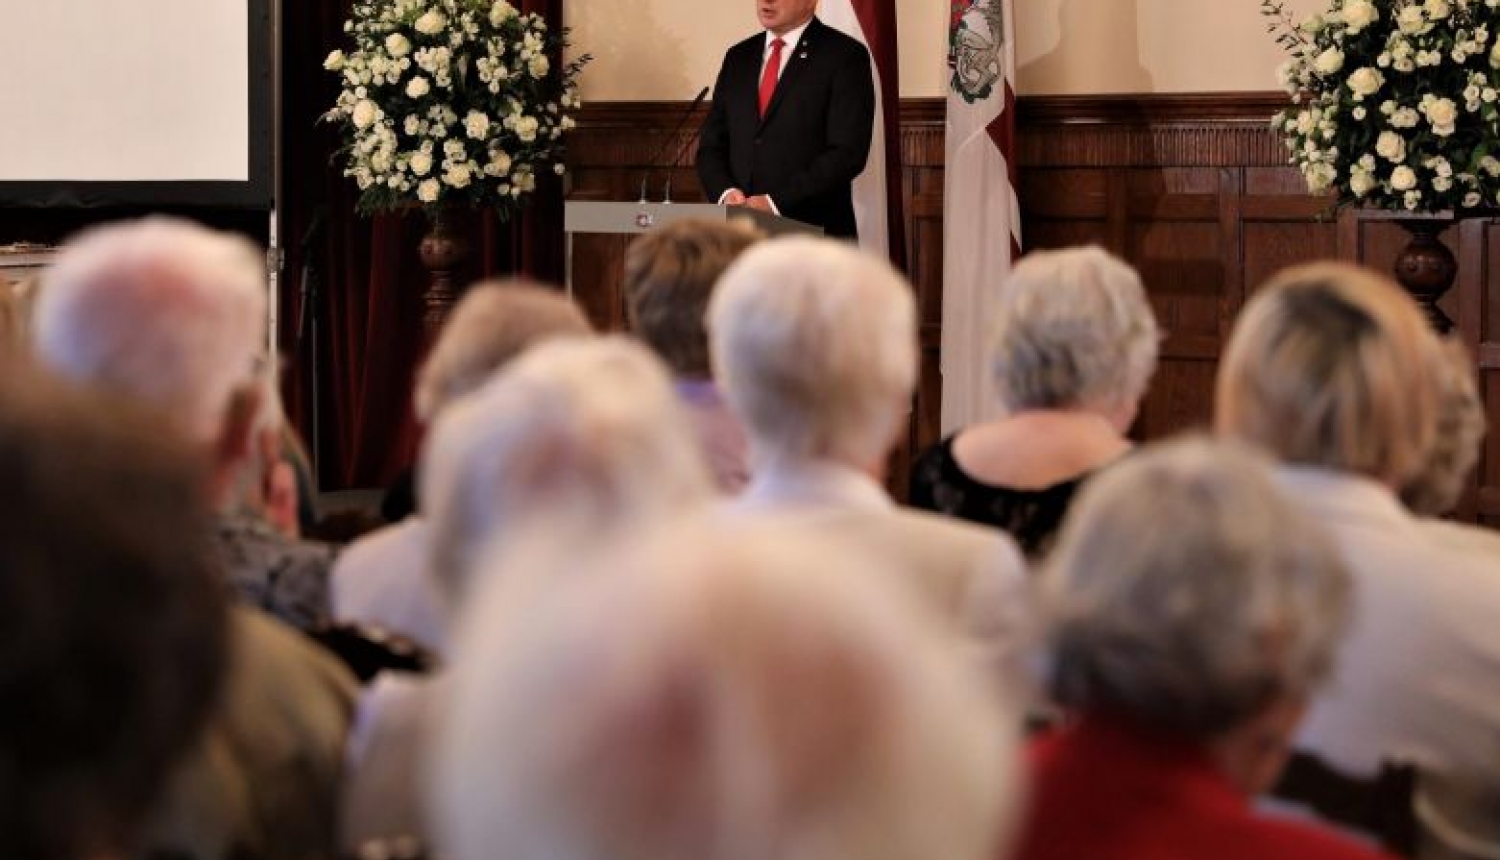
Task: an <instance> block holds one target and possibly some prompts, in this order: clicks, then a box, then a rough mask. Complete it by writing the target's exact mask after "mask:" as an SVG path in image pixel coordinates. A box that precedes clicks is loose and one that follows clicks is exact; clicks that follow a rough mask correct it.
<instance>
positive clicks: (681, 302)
mask: <svg viewBox="0 0 1500 860" xmlns="http://www.w3.org/2000/svg"><path fill="white" fill-rule="evenodd" d="M760 238H761V234H760V233H759V232H758V231H756V230H755V229H754V228H752V227H749V226H746V225H744V224H742V223H734V222H723V221H708V220H688V221H678V222H675V223H672V224H668V225H666V226H665V227H662V228H661V229H659V230H653V231H651V232H650V233H645V234H643V235H642V236H641V237H640V238H638V239H636V240H635V241H634V242H631V243H630V247H629V248H628V249H626V251H625V301H626V303H627V305H628V308H629V311H630V327H631V328H632V329H633V330H634V331H635V333H636V334H637V335H639V336H640V337H641V339H642V340H644V341H645V342H646V343H647V344H648V345H649V346H650V347H651V349H652V350H654V351H655V352H656V354H657V355H658V356H660V357H661V359H662V360H663V361H665V362H666V363H667V366H668V367H670V368H671V369H672V372H673V373H674V374H676V375H677V376H680V377H688V378H698V379H704V378H707V377H708V376H710V375H711V374H710V371H709V362H708V332H707V331H706V330H705V329H704V321H703V317H704V315H705V314H706V313H707V312H708V297H709V296H710V295H712V294H713V289H714V284H715V282H717V281H718V280H719V276H720V275H722V274H723V273H724V270H725V269H726V268H728V266H729V264H730V263H733V262H734V259H735V258H736V257H738V256H739V255H740V254H741V253H742V252H743V251H744V250H745V249H746V248H749V247H750V246H751V245H752V244H754V243H755V242H756V240H757V239H760Z"/></svg>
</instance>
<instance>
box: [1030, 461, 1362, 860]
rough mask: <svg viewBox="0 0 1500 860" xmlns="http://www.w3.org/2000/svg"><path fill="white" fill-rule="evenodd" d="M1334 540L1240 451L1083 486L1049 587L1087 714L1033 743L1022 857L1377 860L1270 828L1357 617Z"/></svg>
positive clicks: (1325, 839) (1059, 641)
mask: <svg viewBox="0 0 1500 860" xmlns="http://www.w3.org/2000/svg"><path fill="white" fill-rule="evenodd" d="M1349 592H1350V584H1349V575H1348V572H1347V571H1346V570H1345V569H1344V568H1343V566H1342V564H1341V563H1340V561H1339V556H1338V551H1337V550H1336V549H1335V548H1334V546H1333V545H1332V543H1331V541H1330V540H1329V539H1328V537H1327V535H1326V534H1324V533H1323V531H1322V530H1321V529H1320V528H1318V527H1317V526H1316V525H1315V524H1313V523H1311V522H1309V521H1308V520H1306V519H1305V518H1303V517H1302V516H1301V515H1300V513H1299V512H1298V511H1297V510H1296V509H1295V508H1293V507H1292V506H1291V505H1289V504H1288V503H1287V501H1286V500H1285V499H1283V498H1282V496H1281V495H1280V493H1279V491H1278V489H1277V487H1276V485H1275V483H1274V481H1273V480H1272V476H1271V470H1270V468H1269V464H1268V463H1266V462H1263V461H1262V460H1261V459H1260V458H1258V457H1256V456H1254V455H1252V454H1250V453H1248V452H1247V451H1245V450H1242V449H1240V448H1238V447H1232V446H1227V445H1224V444H1214V443H1210V442H1207V441H1203V440H1189V441H1182V442H1173V443H1169V444H1166V445H1164V446H1162V447H1159V448H1156V449H1148V450H1146V451H1144V452H1142V453H1140V454H1137V455H1135V456H1133V457H1131V458H1130V459H1129V460H1128V461H1126V462H1124V463H1121V464H1119V465H1118V466H1116V467H1114V468H1112V469H1110V470H1109V471H1107V472H1104V473H1103V474H1101V475H1099V476H1098V477H1096V478H1095V479H1094V480H1092V481H1090V482H1089V485H1088V486H1087V487H1085V488H1084V490H1083V492H1082V493H1081V494H1080V497H1079V500H1078V503H1077V504H1076V505H1075V506H1074V510H1073V512H1072V513H1071V514H1069V517H1068V520H1067V523H1066V524H1065V525H1064V527H1063V531H1062V534H1061V536H1060V539H1059V542H1058V545H1057V548H1056V549H1055V551H1054V552H1053V554H1052V556H1051V559H1050V563H1049V565H1048V567H1047V568H1046V570H1045V572H1044V574H1043V577H1042V593H1043V597H1042V604H1043V607H1044V612H1045V614H1046V615H1047V617H1048V621H1049V626H1048V633H1047V636H1046V643H1045V644H1046V654H1047V662H1048V668H1047V672H1046V674H1047V676H1048V684H1049V687H1050V689H1051V692H1052V694H1053V696H1054V697H1055V699H1056V700H1057V701H1058V703H1059V704H1061V705H1063V706H1064V707H1066V708H1069V709H1071V710H1072V711H1073V713H1074V716H1075V718H1076V719H1075V720H1074V721H1073V722H1071V723H1070V724H1069V725H1067V726H1066V727H1065V728H1063V729H1061V730H1060V731H1058V732H1056V733H1055V734H1052V735H1050V736H1044V737H1042V738H1040V739H1039V740H1038V741H1036V743H1035V745H1034V747H1033V749H1032V767H1033V781H1032V786H1033V795H1032V801H1031V811H1030V819H1029V821H1028V822H1027V824H1026V826H1025V828H1024V831H1023V832H1024V836H1023V838H1022V840H1021V845H1020V848H1019V850H1018V851H1017V852H1016V853H1015V854H1014V855H1013V857H1014V860H1095V858H1099V857H1110V858H1113V860H1163V858H1207V857H1212V858H1217V860H1263V858H1270V857H1274V858H1277V860H1371V859H1372V858H1374V857H1375V856H1376V855H1375V854H1374V852H1371V851H1369V850H1368V849H1366V848H1364V847H1363V846H1360V845H1358V844H1356V843H1354V842H1352V841H1345V840H1344V839H1342V838H1341V837H1337V836H1335V835H1333V833H1332V832H1328V831H1323V830H1320V829H1317V828H1314V827H1311V826H1308V825H1306V824H1302V823H1296V822H1292V821H1282V820H1277V819H1274V818H1269V817H1264V816H1261V815H1257V814H1256V813H1255V811H1254V809H1253V807H1252V805H1251V798H1252V797H1253V796H1254V795H1256V794H1258V793H1260V792H1262V791H1265V790H1267V789H1269V788H1270V787H1271V785H1272V784H1273V783H1274V782H1275V780H1276V778H1277V775H1278V774H1279V772H1280V770H1281V768H1282V765H1283V764H1284V763H1285V761H1286V758H1287V753H1288V748H1289V747H1288V745H1289V743H1290V742H1291V739H1292V737H1293V735H1294V733H1295V731H1296V727H1297V723H1298V721H1299V719H1300V718H1301V716H1302V714H1303V712H1304V710H1305V709H1306V706H1307V703H1308V701H1309V699H1310V698H1311V697H1312V696H1313V695H1315V693H1316V692H1317V691H1318V689H1319V688H1321V687H1322V685H1323V684H1324V683H1325V682H1326V680H1327V678H1328V676H1329V673H1330V670H1331V668H1332V665H1333V658H1334V653H1335V651H1336V650H1337V646H1338V642H1339V637H1340V635H1341V634H1342V632H1343V631H1344V628H1345V621H1346V619H1347V616H1348V611H1349V601H1350V594H1349Z"/></svg>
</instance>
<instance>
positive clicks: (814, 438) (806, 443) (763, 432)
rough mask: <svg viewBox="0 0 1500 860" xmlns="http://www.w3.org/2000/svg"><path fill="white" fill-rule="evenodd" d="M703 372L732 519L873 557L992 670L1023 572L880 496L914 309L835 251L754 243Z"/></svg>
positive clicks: (997, 553)
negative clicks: (838, 541)
mask: <svg viewBox="0 0 1500 860" xmlns="http://www.w3.org/2000/svg"><path fill="white" fill-rule="evenodd" d="M708 325H709V338H710V344H711V350H712V355H713V362H714V369H715V373H716V376H717V378H718V380H719V382H720V384H721V385H722V386H723V387H724V390H725V394H726V397H727V398H728V400H729V403H730V405H731V406H732V407H734V409H735V411H736V412H737V413H738V414H739V415H740V417H741V419H742V420H743V421H744V423H745V427H746V432H747V435H748V437H749V441H750V450H751V460H752V465H753V474H754V479H753V480H752V481H751V483H750V485H749V487H748V488H747V489H746V490H745V493H744V494H743V495H742V496H741V497H740V498H739V499H737V500H736V501H735V502H734V503H732V505H733V506H732V508H731V509H732V510H733V511H735V512H737V513H742V514H747V515H779V516H783V517H785V518H787V519H793V520H795V521H796V522H798V523H800V524H802V525H803V526H804V527H806V528H810V529H815V530H819V531H823V532H827V533H830V534H835V535H838V536H840V537H842V538H844V539H846V540H847V541H849V542H851V543H856V544H861V545H864V546H867V547H875V548H878V554H879V555H881V556H882V557H884V558H886V559H887V560H888V561H890V562H891V565H890V567H889V570H891V571H893V572H895V573H896V575H898V576H899V577H900V578H901V580H902V581H903V583H904V584H905V585H906V586H907V587H908V588H909V589H910V591H911V593H912V594H913V595H914V597H915V598H916V599H918V600H921V601H923V602H925V603H927V604H928V605H929V606H931V607H932V608H934V609H935V610H937V611H938V612H940V613H942V614H943V615H944V616H945V617H946V618H948V619H949V620H950V621H951V622H952V628H953V630H954V631H955V632H956V633H959V634H961V635H964V636H966V637H968V638H969V639H970V641H973V642H976V643H978V644H980V645H982V646H983V647H984V648H985V649H986V650H989V651H991V652H992V655H991V656H993V657H998V658H1002V659H1003V658H1004V657H1005V656H1006V655H1007V654H1008V653H1009V652H1010V651H1011V650H1012V649H1013V647H1014V645H1015V644H1016V634H1017V626H1018V622H1017V620H1016V616H1017V615H1018V614H1019V612H1020V610H1021V606H1020V604H1019V592H1020V590H1021V589H1022V586H1023V581H1024V576H1023V566H1024V562H1023V561H1022V559H1021V556H1020V553H1019V552H1018V551H1017V550H1016V547H1015V544H1014V543H1012V542H1011V541H1010V540H1009V539H1008V538H1007V537H1006V536H1005V535H1003V534H1001V533H1000V532H998V531H996V530H994V529H987V528H982V527H980V526H976V525H971V524H968V523H960V522H955V521H953V520H951V519H948V518H945V517H938V516H934V515H932V514H928V513H923V512H918V511H912V510H907V509H903V508H900V507H898V506H897V505H896V504H895V503H894V502H892V501H891V499H890V497H889V496H887V495H886V492H885V490H884V488H883V487H882V486H881V484H880V478H881V476H882V475H883V474H884V469H885V461H886V457H887V455H888V454H889V452H890V449H891V447H892V446H893V445H894V443H895V440H896V438H897V434H898V433H899V432H900V431H901V428H902V426H903V425H904V423H905V420H906V415H907V412H908V408H909V405H910V403H911V396H912V391H913V387H914V385H915V383H916V376H917V323H916V306H915V303H914V301H913V299H912V291H911V287H910V285H908V284H907V283H906V281H905V280H904V279H903V278H902V277H901V276H900V275H899V274H898V273H897V272H896V271H895V270H894V269H892V268H891V267H890V265H889V264H887V263H885V262H884V261H882V260H879V259H876V258H874V257H871V256H867V255H864V254H861V253H860V252H859V251H857V250H856V249H854V248H852V247H850V246H847V245H845V244H842V243H839V242H835V241H832V240H824V239H809V238H791V239H775V240H771V241H769V242H763V243H761V244H760V245H757V246H756V247H754V248H751V249H750V250H749V251H747V252H745V253H744V254H743V255H742V256H741V257H740V258H739V259H738V260H737V261H736V262H735V263H734V264H733V265H732V266H731V267H730V268H729V270H728V271H726V272H725V274H724V277H723V278H722V279H721V280H720V282H719V286H718V288H717V289H716V290H715V292H714V297H713V299H712V301H711V303H710V305H709V312H708Z"/></svg>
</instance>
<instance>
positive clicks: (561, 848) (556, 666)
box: [431, 520, 1019, 860]
mask: <svg viewBox="0 0 1500 860" xmlns="http://www.w3.org/2000/svg"><path fill="white" fill-rule="evenodd" d="M589 537H591V536H590V535H589V534H588V533H586V532H577V531H574V530H571V529H564V530H563V531H561V533H560V534H559V536H558V538H556V539H555V540H556V541H557V542H559V543H562V544H564V545H571V544H573V543H575V542H577V541H578V540H580V539H586V538H589ZM632 537H634V540H632V541H629V542H627V543H626V544H624V545H617V546H614V547H602V548H600V549H599V550H598V551H597V552H595V553H594V554H593V555H592V556H591V557H590V558H589V559H588V560H579V559H578V558H577V556H576V555H575V556H568V555H566V554H565V558H568V559H569V560H567V561H563V562H562V563H561V565H560V566H559V567H558V569H557V570H556V571H555V572H553V573H552V574H551V578H552V579H554V580H556V581H560V582H561V583H563V584H562V585H560V586H559V587H558V588H556V589H554V590H552V591H551V592H550V593H548V594H546V595H541V596H539V595H536V594H534V593H533V594H531V595H528V597H527V599H525V600H524V601H522V602H521V603H520V604H519V605H517V604H516V603H515V602H514V595H513V594H507V593H504V591H503V589H496V588H494V587H493V586H494V581H498V582H503V581H504V580H505V579H507V578H509V577H512V576H517V575H525V574H526V573H527V570H525V569H524V568H523V569H521V570H507V569H499V570H490V569H488V567H486V568H485V569H484V571H483V574H484V576H485V577H487V578H489V579H491V580H492V583H491V587H488V588H484V589H481V590H480V593H479V595H478V596H477V598H476V602H477V605H476V606H475V609H474V611H473V612H472V613H471V615H470V616H469V619H468V624H467V626H466V633H465V634H464V635H463V636H462V637H461V641H460V645H459V649H458V661H459V662H458V666H457V668H456V674H455V677H454V679H453V682H454V683H453V689H452V691H451V697H450V700H449V704H450V707H449V709H448V712H447V714H446V715H445V717H444V719H443V720H442V721H441V729H442V730H443V731H442V732H441V734H439V735H438V738H439V740H438V747H437V750H436V755H435V761H434V764H435V768H434V779H433V787H434V790H433V792H432V794H431V801H432V803H431V808H432V814H433V821H434V822H435V826H436V829H437V833H438V836H439V837H440V843H439V847H440V849H441V851H442V853H443V855H444V856H447V857H450V858H452V860H488V858H491V857H494V856H495V852H496V846H497V845H498V846H504V854H505V856H506V857H507V858H510V860H547V858H556V857H567V858H570V860H739V858H755V860H847V859H848V858H861V860H927V858H934V857H941V858H945V860H992V858H994V857H996V856H1003V854H1001V853H1000V852H1001V851H1002V850H1003V847H1004V842H1005V841H1006V840H1005V839H1004V837H1005V836H1006V835H1007V834H1008V833H1009V831H1010V829H1011V820H1012V817H1013V811H1014V810H1015V808H1016V806H1017V801H1018V800H1019V797H1018V791H1017V787H1016V779H1015V773H1014V767H1015V764H1016V762H1015V759H1014V755H1015V749H1014V744H1015V739H1014V736H1013V730H1008V729H1007V728H1006V727H1007V726H1012V725H1013V724H1014V720H1013V719H1011V718H1010V717H1009V715H1007V714H1005V713H1003V712H1002V711H1001V710H999V709H998V708H997V706H996V702H995V700H994V699H992V698H991V697H990V696H988V695H986V693H985V691H984V690H983V689H982V688H981V687H979V686H977V685H975V684H973V683H971V681H970V676H969V674H968V673H967V671H966V670H965V669H964V668H963V667H962V666H961V664H959V663H958V662H957V661H955V660H954V659H953V654H952V651H951V649H949V648H948V647H947V642H946V635H945V631H943V630H942V629H941V628H940V625H938V624H937V623H935V622H934V620H933V619H932V617H931V616H930V615H929V614H926V613H922V612H918V611H915V610H914V609H913V604H912V603H911V602H910V601H909V600H907V599H905V595H904V594H900V593H898V589H897V588H896V587H895V586H893V585H891V584H890V583H891V581H892V580H893V577H891V576H873V577H872V576H871V575H870V574H871V571H872V570H873V569H875V568H878V567H879V565H880V563H881V560H880V559H878V558H875V557H866V556H864V555H863V554H862V553H859V552H851V551H849V548H848V547H846V546H844V545H842V544H823V543H822V542H820V541H817V540H815V539H814V536H813V535H811V534H809V533H805V532H804V533H801V534H799V535H796V536H790V535H787V534H785V533H783V532H778V531H775V530H771V531H765V530H761V529H759V528H756V527H752V526H747V525H746V524H743V523H740V524H733V525H731V524H729V523H727V522H725V521H723V520H719V521H718V523H717V526H705V525H703V524H697V525H696V526H694V525H687V526H682V525H679V526H676V527H672V528H668V529H666V530H665V532H664V533H663V532H659V531H653V532H652V533H650V534H649V535H642V534H639V533H638V534H636V535H633V536H632Z"/></svg>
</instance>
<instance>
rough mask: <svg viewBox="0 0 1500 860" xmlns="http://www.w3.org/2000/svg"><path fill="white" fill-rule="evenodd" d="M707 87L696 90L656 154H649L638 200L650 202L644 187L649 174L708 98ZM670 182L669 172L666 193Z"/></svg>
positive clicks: (648, 181)
mask: <svg viewBox="0 0 1500 860" xmlns="http://www.w3.org/2000/svg"><path fill="white" fill-rule="evenodd" d="M708 89H709V88H708V87H704V88H703V89H701V90H699V91H698V96H697V98H695V99H693V103H692V104H691V105H689V106H688V109H687V110H685V111H683V112H682V117H681V118H680V119H678V120H677V127H676V128H674V129H672V133H671V134H669V135H667V139H666V140H663V141H662V143H661V147H660V148H659V149H658V150H657V152H656V154H655V155H653V156H651V160H650V161H648V162H646V171H645V173H643V174H642V175H641V199H640V201H639V202H641V203H649V202H651V201H650V200H648V199H647V198H646V188H647V186H648V185H650V183H651V174H653V173H655V172H656V166H657V165H658V164H660V163H661V160H662V158H664V157H665V156H666V154H667V148H668V147H670V146H671V145H672V141H674V140H676V139H677V135H679V134H681V133H682V129H683V128H684V127H685V126H686V125H687V121H688V119H690V118H691V117H692V115H693V114H694V113H696V112H697V110H698V106H699V105H701V104H703V100H704V99H706V98H708ZM684 149H686V147H684ZM681 158H682V156H681V155H680V154H679V155H678V158H677V160H681ZM673 166H676V161H674V162H673ZM671 184H672V178H671V176H670V174H669V175H668V176H667V188H668V193H670V191H671ZM666 202H668V203H670V202H671V200H667V201H666Z"/></svg>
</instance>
